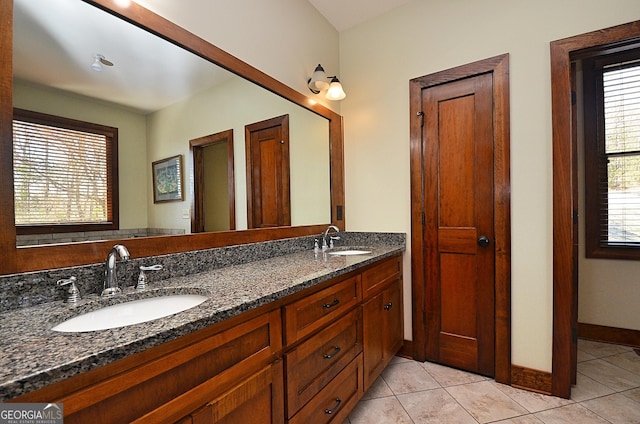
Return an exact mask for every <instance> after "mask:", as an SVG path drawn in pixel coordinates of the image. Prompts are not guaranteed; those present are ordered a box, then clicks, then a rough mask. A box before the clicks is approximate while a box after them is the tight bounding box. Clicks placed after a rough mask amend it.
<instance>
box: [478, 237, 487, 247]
mask: <svg viewBox="0 0 640 424" xmlns="http://www.w3.org/2000/svg"><path fill="white" fill-rule="evenodd" d="M478 246H480V247H487V246H489V237H487V236H480V237H478Z"/></svg>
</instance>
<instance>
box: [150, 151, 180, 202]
mask: <svg viewBox="0 0 640 424" xmlns="http://www.w3.org/2000/svg"><path fill="white" fill-rule="evenodd" d="M151 170H152V173H153V203H163V202H176V201H183V200H184V190H183V176H182V174H183V172H182V155H176V156H171V157H169V158H166V159H160V160H157V161H155V162H153V163H152V164H151Z"/></svg>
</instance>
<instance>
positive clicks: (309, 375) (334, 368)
mask: <svg viewBox="0 0 640 424" xmlns="http://www.w3.org/2000/svg"><path fill="white" fill-rule="evenodd" d="M360 352H362V309H361V308H357V309H354V310H352V311H351V312H349V313H347V315H345V316H343V317H342V318H340V319H339V320H337V321H336V322H334V323H333V324H331V325H329V326H328V327H327V328H325V329H323V330H322V331H320V332H319V333H318V334H317V335H315V336H313V337H312V338H310V339H309V340H307V341H305V342H304V343H302V344H301V345H299V346H298V347H296V348H295V349H293V350H292V351H291V352H289V353H287V354H286V355H285V363H286V375H287V400H288V408H287V411H288V414H287V415H288V416H289V417H291V416H292V415H294V414H295V413H296V412H297V411H298V410H299V409H300V408H301V407H302V406H303V405H304V404H305V403H307V402H308V401H309V400H310V399H311V398H313V397H314V396H315V395H316V394H317V393H318V392H319V391H320V390H321V389H322V388H323V387H324V386H326V385H327V383H329V382H330V381H331V380H332V379H333V378H334V377H335V376H336V375H337V374H338V373H339V372H340V370H342V369H343V368H344V367H345V366H346V365H347V364H348V363H349V362H351V360H353V358H355V357H356V355H358V354H359V353H360Z"/></svg>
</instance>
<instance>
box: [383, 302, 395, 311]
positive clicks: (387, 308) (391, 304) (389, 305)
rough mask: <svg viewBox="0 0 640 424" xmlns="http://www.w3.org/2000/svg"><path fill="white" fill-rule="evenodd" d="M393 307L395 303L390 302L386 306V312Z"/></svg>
mask: <svg viewBox="0 0 640 424" xmlns="http://www.w3.org/2000/svg"><path fill="white" fill-rule="evenodd" d="M392 306H393V302H389V303H387V304H386V305H384V310H385V311H388V310H389V309H391V307H392Z"/></svg>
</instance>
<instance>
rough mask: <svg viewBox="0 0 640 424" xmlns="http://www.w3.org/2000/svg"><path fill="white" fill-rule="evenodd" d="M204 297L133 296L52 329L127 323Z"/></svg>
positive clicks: (154, 316)
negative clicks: (136, 298) (132, 298)
mask: <svg viewBox="0 0 640 424" xmlns="http://www.w3.org/2000/svg"><path fill="white" fill-rule="evenodd" d="M205 300H207V297H205V296H200V295H197V294H178V295H171V296H158V297H149V298H146V299H139V300H132V301H130V302H125V303H118V304H117V305H111V306H107V307H104V308H101V309H98V310H96V311H92V312H87V313H84V314H82V315H78V316H76V317H73V318H70V319H68V320H66V321H64V322H62V323H60V324H58V325H56V326H55V327H53V328H52V330H53V331H60V332H65V333H80V332H83V331H96V330H106V329H109V328H118V327H126V326H127V325H133V324H139V323H141V322H147V321H152V320H154V319H158V318H162V317H166V316H169V315H173V314H176V313H178V312H182V311H186V310H187V309H190V308H193V307H194V306H198V305H199V304H201V303H202V302H204V301H205Z"/></svg>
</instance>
